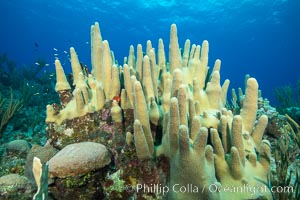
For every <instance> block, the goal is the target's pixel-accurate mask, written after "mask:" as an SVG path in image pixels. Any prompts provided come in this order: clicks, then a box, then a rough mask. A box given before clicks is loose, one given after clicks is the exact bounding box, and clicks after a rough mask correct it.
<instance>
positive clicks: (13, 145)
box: [7, 140, 30, 157]
mask: <svg viewBox="0 0 300 200" xmlns="http://www.w3.org/2000/svg"><path fill="white" fill-rule="evenodd" d="M29 150H30V146H29V143H28V142H27V141H26V140H13V141H11V142H10V143H8V145H7V151H8V153H9V154H15V155H20V156H23V157H24V156H25V157H26V155H27V153H28V152H29Z"/></svg>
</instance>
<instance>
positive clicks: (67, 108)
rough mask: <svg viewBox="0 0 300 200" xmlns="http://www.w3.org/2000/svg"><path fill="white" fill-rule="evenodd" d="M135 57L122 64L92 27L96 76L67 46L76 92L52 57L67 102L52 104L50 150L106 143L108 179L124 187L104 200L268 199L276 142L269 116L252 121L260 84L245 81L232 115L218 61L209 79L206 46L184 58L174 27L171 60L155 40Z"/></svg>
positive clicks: (187, 50) (190, 47)
mask: <svg viewBox="0 0 300 200" xmlns="http://www.w3.org/2000/svg"><path fill="white" fill-rule="evenodd" d="M134 51H135V50H134V47H133V46H130V50H129V56H128V57H127V58H125V60H124V65H123V66H117V64H116V62H115V60H114V55H113V53H112V52H111V50H110V47H109V43H108V42H107V41H106V40H102V37H101V34H100V28H99V24H98V23H95V24H94V25H93V26H92V27H91V52H92V53H91V59H92V71H91V74H87V73H86V72H85V71H83V70H82V68H81V65H80V62H79V60H78V57H77V55H76V52H75V50H74V48H71V49H70V52H71V65H72V70H73V77H74V79H73V80H74V82H73V83H72V84H73V85H74V86H75V89H74V90H73V91H71V86H70V85H69V83H68V81H67V78H66V76H65V73H64V70H63V68H62V66H61V64H60V61H59V60H56V61H55V66H56V77H57V83H56V91H57V92H58V94H59V96H60V100H61V105H60V106H59V105H54V104H53V105H48V106H47V118H46V122H47V124H48V128H47V131H48V134H49V142H50V144H52V145H53V146H54V147H56V148H59V149H61V148H63V147H64V146H66V145H68V144H71V143H75V142H82V141H93V142H100V143H102V144H104V145H106V147H107V148H108V149H109V150H110V152H111V153H112V156H113V162H112V163H111V165H113V167H114V168H113V169H112V171H111V172H109V174H108V177H107V178H106V179H105V180H104V182H105V181H107V180H108V179H109V177H112V176H111V175H110V174H113V173H115V174H117V175H118V176H119V177H118V181H119V182H118V183H116V182H113V181H114V180H115V178H114V179H113V180H110V181H111V182H112V184H120V181H121V183H122V184H123V186H124V185H125V186H127V187H124V188H123V189H122V188H121V189H120V188H117V189H115V190H114V189H113V188H112V187H109V186H107V185H108V184H107V183H103V184H102V185H103V191H104V194H105V196H106V198H107V199H112V198H119V199H125V198H130V197H137V198H144V199H149V198H154V199H162V198H163V199H164V198H166V199H232V198H234V199H272V194H271V192H270V190H269V185H268V183H269V182H268V175H269V171H270V144H269V142H268V141H266V140H262V135H263V133H264V130H265V127H266V125H267V117H266V116H264V115H263V116H261V117H260V118H259V119H258V120H256V111H257V98H258V84H257V81H256V80H255V79H254V78H249V79H248V81H247V85H246V92H245V97H244V99H243V103H242V108H241V112H240V114H239V115H233V114H232V112H231V111H230V110H227V109H226V108H225V103H226V95H227V89H228V86H229V80H225V82H224V83H223V85H222V86H221V85H220V66H221V61H220V60H216V62H215V64H214V67H213V69H212V70H211V73H209V67H208V51H209V46H208V42H207V41H203V43H202V45H201V46H200V45H194V44H193V45H191V43H190V40H186V42H185V45H184V49H183V53H181V51H180V48H179V44H178V38H177V28H176V25H174V24H173V25H171V31H170V44H169V61H168V62H167V60H166V56H165V50H164V43H163V40H162V39H159V43H158V51H157V52H155V49H154V48H153V47H152V43H151V41H147V47H146V51H145V52H146V53H145V55H144V54H143V50H142V46H141V45H138V46H137V50H136V51H137V53H136V55H135V53H134ZM119 97H120V98H119ZM119 100H120V101H119ZM70 129H72V133H70V134H65V132H66V130H70ZM113 170H114V171H113ZM115 174H114V175H115ZM122 184H121V185H122ZM140 185H142V187H143V188H142V189H140V188H141V187H140ZM128 186H131V187H132V188H134V189H135V190H128ZM155 186H156V188H155ZM151 187H152V188H151ZM162 187H164V188H168V189H169V190H168V192H167V193H164V192H162V190H159V189H161V188H162ZM126 189H127V191H126ZM112 190H114V191H113V192H112Z"/></svg>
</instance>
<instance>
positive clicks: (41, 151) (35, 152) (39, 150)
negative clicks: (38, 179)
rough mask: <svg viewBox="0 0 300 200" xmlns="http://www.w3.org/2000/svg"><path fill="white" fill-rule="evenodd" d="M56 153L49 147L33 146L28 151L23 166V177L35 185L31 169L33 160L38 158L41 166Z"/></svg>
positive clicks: (55, 150)
mask: <svg viewBox="0 0 300 200" xmlns="http://www.w3.org/2000/svg"><path fill="white" fill-rule="evenodd" d="M57 152H58V150H57V149H55V148H54V147H52V146H51V145H45V146H43V147H42V146H39V145H33V146H32V148H31V149H30V151H29V153H28V155H27V158H26V165H25V173H24V175H25V176H26V177H27V178H28V179H29V180H30V181H31V182H32V183H34V184H35V181H34V177H33V173H32V167H33V158H34V157H38V158H39V159H40V160H41V162H42V164H45V163H46V162H47V161H49V160H50V159H51V158H52V157H53V156H54V155H55V154H56V153H57Z"/></svg>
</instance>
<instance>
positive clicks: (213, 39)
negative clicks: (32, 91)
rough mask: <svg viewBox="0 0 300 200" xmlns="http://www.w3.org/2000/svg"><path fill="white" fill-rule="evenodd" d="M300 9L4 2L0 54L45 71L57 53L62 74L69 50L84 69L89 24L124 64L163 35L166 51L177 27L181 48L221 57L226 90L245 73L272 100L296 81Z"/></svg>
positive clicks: (158, 2)
mask: <svg viewBox="0 0 300 200" xmlns="http://www.w3.org/2000/svg"><path fill="white" fill-rule="evenodd" d="M299 11H300V1H299V0H185V1H177V0H147V1H146V0H124V1H123V0H119V1H107V0H64V1H61V0H51V1H46V0H6V1H5V0H2V1H1V2H0V24H1V29H0V53H7V55H8V56H9V57H10V58H11V59H13V60H15V61H16V62H17V64H18V66H22V65H23V64H25V65H28V66H29V65H31V64H33V63H35V62H36V59H37V58H38V57H40V58H44V59H46V61H47V62H48V63H49V64H50V65H49V67H47V68H45V70H50V71H51V70H54V64H53V62H54V57H55V55H54V54H58V55H57V56H58V57H59V58H60V60H61V61H62V62H63V63H65V64H64V67H65V70H66V71H68V70H70V63H69V62H68V58H67V54H66V53H64V51H67V52H68V51H69V48H70V47H71V46H73V47H75V49H76V51H77V53H78V55H79V59H80V60H81V61H82V62H83V63H85V64H87V65H89V66H90V43H89V41H90V26H91V25H92V24H93V23H94V22H95V21H98V22H99V23H100V28H101V32H102V36H103V38H104V39H106V40H108V41H109V43H110V47H111V49H112V50H113V51H114V53H115V56H116V59H117V60H118V61H119V63H123V57H124V56H127V55H128V50H129V45H131V44H133V45H135V46H136V45H137V44H138V43H141V44H143V46H144V47H145V44H146V41H147V40H151V41H152V43H153V45H154V47H157V41H158V39H159V38H163V39H164V43H165V47H166V50H167V47H168V42H169V29H170V25H171V24H172V23H176V24H177V27H178V34H179V42H180V45H181V46H183V44H184V41H185V39H190V40H191V42H192V43H196V44H201V43H202V41H203V40H204V39H207V40H208V41H209V42H210V54H209V56H210V57H209V63H210V66H212V65H213V63H214V61H215V59H217V58H220V59H221V60H222V69H221V78H222V79H223V80H224V79H225V78H228V79H230V80H231V87H235V88H236V87H244V76H245V74H247V73H249V74H250V75H251V76H253V77H255V78H257V80H258V82H259V85H260V89H262V92H263V96H264V97H267V98H269V99H271V100H272V99H273V89H274V88H275V87H278V86H282V85H286V84H295V82H296V80H297V79H298V78H300V73H299V69H300V62H299V60H298V58H299V57H300V51H299V47H300V37H299V36H300V21H299V19H300V12H299ZM55 49H57V51H56V50H55ZM271 103H272V102H271Z"/></svg>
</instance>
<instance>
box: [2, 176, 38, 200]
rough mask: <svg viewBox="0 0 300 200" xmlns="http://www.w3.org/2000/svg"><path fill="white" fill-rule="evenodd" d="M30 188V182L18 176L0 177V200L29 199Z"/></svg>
mask: <svg viewBox="0 0 300 200" xmlns="http://www.w3.org/2000/svg"><path fill="white" fill-rule="evenodd" d="M32 192H33V190H32V186H31V184H30V181H29V180H28V179H27V178H26V177H24V176H20V175H18V174H9V175H5V176H2V177H0V194H1V195H0V199H31V196H32Z"/></svg>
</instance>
